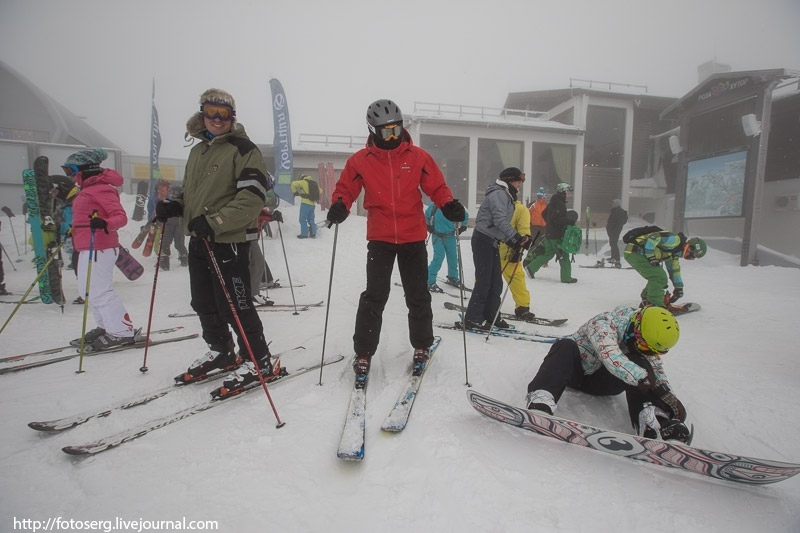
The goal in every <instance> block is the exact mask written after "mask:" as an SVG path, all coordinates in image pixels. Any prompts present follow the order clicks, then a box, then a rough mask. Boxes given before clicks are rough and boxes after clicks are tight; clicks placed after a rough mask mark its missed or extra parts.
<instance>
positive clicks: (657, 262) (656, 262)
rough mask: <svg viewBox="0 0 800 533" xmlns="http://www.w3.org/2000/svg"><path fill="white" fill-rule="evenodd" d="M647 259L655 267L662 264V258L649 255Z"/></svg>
mask: <svg viewBox="0 0 800 533" xmlns="http://www.w3.org/2000/svg"><path fill="white" fill-rule="evenodd" d="M647 260H648V261H650V264H651V265H653V266H654V267H657V266H660V265H661V259H659V258H657V257H656V256H653V257H648V258H647Z"/></svg>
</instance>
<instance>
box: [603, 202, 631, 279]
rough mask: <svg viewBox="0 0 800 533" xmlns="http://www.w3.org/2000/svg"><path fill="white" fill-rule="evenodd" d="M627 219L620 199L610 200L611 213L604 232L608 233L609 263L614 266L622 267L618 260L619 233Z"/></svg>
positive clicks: (626, 213)
mask: <svg viewBox="0 0 800 533" xmlns="http://www.w3.org/2000/svg"><path fill="white" fill-rule="evenodd" d="M627 221H628V212H627V211H625V210H624V209H623V208H622V201H621V200H619V199H616V200H612V201H611V213H610V214H609V215H608V222H606V233H607V234H608V246H609V247H610V248H611V261H610V263H611V264H612V266H614V267H615V268H622V264H621V263H620V262H619V234H620V233H622V227H623V226H624V225H625V223H626V222H627Z"/></svg>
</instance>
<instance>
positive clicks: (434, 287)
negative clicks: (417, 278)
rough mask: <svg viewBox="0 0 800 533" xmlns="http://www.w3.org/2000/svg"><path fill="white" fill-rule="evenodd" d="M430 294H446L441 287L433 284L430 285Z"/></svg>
mask: <svg viewBox="0 0 800 533" xmlns="http://www.w3.org/2000/svg"><path fill="white" fill-rule="evenodd" d="M428 292H431V293H433V292H438V293H444V291H443V290H442V288H441V287H440V286H438V285H437V284H435V283H431V284H430V285H428Z"/></svg>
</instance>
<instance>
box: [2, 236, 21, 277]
mask: <svg viewBox="0 0 800 533" xmlns="http://www.w3.org/2000/svg"><path fill="white" fill-rule="evenodd" d="M0 248H2V249H3V252H5V254H6V258H7V259H8V262H9V263H11V268H13V269H14V272H16V271H17V267H15V266H14V262H13V261H12V260H11V258H10V257H9V256H8V251H7V250H6V247H5V246H3V243H2V242H0Z"/></svg>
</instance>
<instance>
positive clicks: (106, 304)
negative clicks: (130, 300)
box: [78, 248, 133, 337]
mask: <svg viewBox="0 0 800 533" xmlns="http://www.w3.org/2000/svg"><path fill="white" fill-rule="evenodd" d="M92 255H93V256H94V257H93V258H94V261H93V262H92V272H91V279H90V280H89V308H90V309H91V310H92V315H93V316H94V320H95V322H97V325H98V326H100V327H101V328H103V329H104V330H106V332H107V333H110V334H111V335H114V336H115V337H132V336H133V321H132V320H131V317H130V316H128V311H126V310H125V305H124V304H123V303H122V300H120V298H119V296H117V293H116V292H114V286H113V284H112V281H113V279H112V278H113V274H114V264H115V263H116V262H117V249H116V248H109V249H107V250H95V251H94V252H93V253H92ZM88 267H89V251H88V250H85V251H82V252H80V255H79V256H78V291H79V292H80V293H81V294H85V291H86V275H87V272H88V270H89V268H88ZM88 329H89V328H87V330H88Z"/></svg>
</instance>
